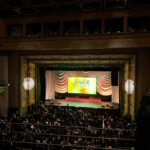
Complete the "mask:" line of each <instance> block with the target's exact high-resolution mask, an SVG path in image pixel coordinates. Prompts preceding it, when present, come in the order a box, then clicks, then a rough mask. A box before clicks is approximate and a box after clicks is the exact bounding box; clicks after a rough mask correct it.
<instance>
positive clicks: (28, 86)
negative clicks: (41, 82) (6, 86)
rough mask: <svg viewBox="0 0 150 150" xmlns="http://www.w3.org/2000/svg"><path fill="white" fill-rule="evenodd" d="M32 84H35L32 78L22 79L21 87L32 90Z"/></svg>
mask: <svg viewBox="0 0 150 150" xmlns="http://www.w3.org/2000/svg"><path fill="white" fill-rule="evenodd" d="M34 84H35V82H34V80H33V79H32V78H30V77H28V78H24V81H23V87H24V89H25V90H31V89H33V87H34Z"/></svg>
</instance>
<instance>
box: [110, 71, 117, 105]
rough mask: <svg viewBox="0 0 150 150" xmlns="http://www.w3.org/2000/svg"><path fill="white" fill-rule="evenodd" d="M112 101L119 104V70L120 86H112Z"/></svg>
mask: <svg viewBox="0 0 150 150" xmlns="http://www.w3.org/2000/svg"><path fill="white" fill-rule="evenodd" d="M111 102H112V103H117V104H119V72H118V86H112V95H111Z"/></svg>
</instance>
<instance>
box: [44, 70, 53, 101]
mask: <svg viewBox="0 0 150 150" xmlns="http://www.w3.org/2000/svg"><path fill="white" fill-rule="evenodd" d="M46 99H55V72H54V71H46Z"/></svg>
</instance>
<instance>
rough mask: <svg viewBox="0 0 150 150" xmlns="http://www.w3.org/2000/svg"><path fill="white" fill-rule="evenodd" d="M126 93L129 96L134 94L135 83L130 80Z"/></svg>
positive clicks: (126, 84)
mask: <svg viewBox="0 0 150 150" xmlns="http://www.w3.org/2000/svg"><path fill="white" fill-rule="evenodd" d="M125 91H126V92H127V93H128V94H133V91H134V82H133V80H131V79H128V80H127V81H126V82H125Z"/></svg>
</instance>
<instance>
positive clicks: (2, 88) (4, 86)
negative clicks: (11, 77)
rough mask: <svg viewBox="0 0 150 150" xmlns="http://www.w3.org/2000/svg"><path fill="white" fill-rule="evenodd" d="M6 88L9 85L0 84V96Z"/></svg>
mask: <svg viewBox="0 0 150 150" xmlns="http://www.w3.org/2000/svg"><path fill="white" fill-rule="evenodd" d="M7 86H9V84H0V94H2V93H4V92H5V91H6V89H7Z"/></svg>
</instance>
